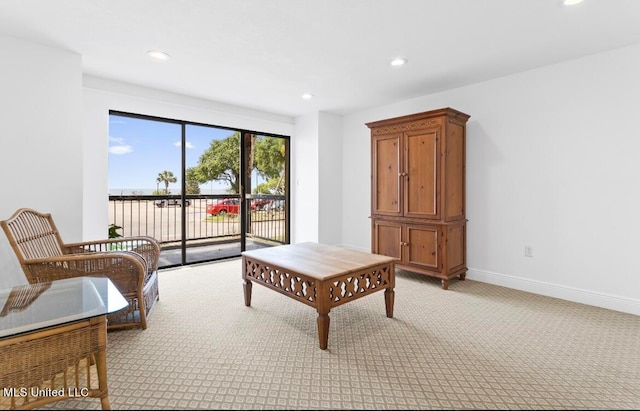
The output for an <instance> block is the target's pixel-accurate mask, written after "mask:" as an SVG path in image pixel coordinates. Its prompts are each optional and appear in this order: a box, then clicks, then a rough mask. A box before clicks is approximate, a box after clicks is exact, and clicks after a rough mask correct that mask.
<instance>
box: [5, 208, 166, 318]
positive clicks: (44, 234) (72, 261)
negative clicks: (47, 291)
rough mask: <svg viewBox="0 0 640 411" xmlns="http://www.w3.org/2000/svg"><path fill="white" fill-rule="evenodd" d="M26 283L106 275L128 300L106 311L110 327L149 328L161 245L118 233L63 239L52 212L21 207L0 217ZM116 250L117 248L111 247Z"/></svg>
mask: <svg viewBox="0 0 640 411" xmlns="http://www.w3.org/2000/svg"><path fill="white" fill-rule="evenodd" d="M0 225H1V226H2V229H3V230H4V232H5V233H6V235H7V237H8V239H9V243H10V244H11V247H12V248H13V251H14V252H15V253H16V255H17V257H18V261H19V262H20V265H21V267H22V270H23V271H24V273H25V276H26V278H27V280H28V281H29V283H32V284H35V283H43V282H48V281H52V280H59V279H62V278H69V277H78V276H107V277H109V278H110V279H111V281H112V282H113V283H114V285H115V286H116V287H117V288H118V290H119V291H120V292H121V293H122V295H123V296H124V297H125V298H126V299H127V300H128V301H129V306H128V308H125V309H124V310H121V311H118V312H117V313H114V314H110V315H108V316H107V319H108V324H109V329H117V328H128V327H138V326H139V327H142V329H143V330H144V329H146V328H147V316H148V315H149V313H150V311H151V309H152V308H153V305H154V304H155V302H156V301H157V300H158V298H159V295H158V274H157V269H158V258H159V257H160V247H159V245H158V242H157V241H156V240H155V239H154V238H152V237H143V236H140V237H120V238H110V239H107V240H100V241H90V242H82V243H68V244H65V243H64V242H63V241H62V238H61V237H60V233H59V232H58V229H57V228H56V225H55V223H54V222H53V218H52V217H51V214H43V213H39V212H37V211H35V210H32V209H29V208H21V209H19V210H18V211H16V212H15V213H14V214H13V215H12V216H11V218H9V219H8V220H4V221H0ZM114 249H115V250H114Z"/></svg>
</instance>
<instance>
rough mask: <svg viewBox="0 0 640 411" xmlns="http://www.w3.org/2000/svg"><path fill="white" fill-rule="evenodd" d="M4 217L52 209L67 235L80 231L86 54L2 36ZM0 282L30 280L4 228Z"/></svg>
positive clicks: (0, 213)
mask: <svg viewBox="0 0 640 411" xmlns="http://www.w3.org/2000/svg"><path fill="white" fill-rule="evenodd" d="M0 50H2V53H3V56H2V64H0V90H2V91H1V92H0V113H1V114H0V130H2V133H1V137H0V157H1V160H0V175H2V177H3V179H2V180H3V181H2V195H1V200H0V220H5V219H7V218H9V217H10V216H11V215H12V214H13V213H14V212H15V211H16V210H17V209H18V208H22V207H29V208H34V209H36V210H38V211H41V212H48V213H51V214H52V215H53V218H54V220H55V222H56V224H57V226H58V229H59V230H60V233H61V235H62V237H63V239H64V240H65V241H68V242H72V241H79V240H81V236H82V221H83V215H82V123H81V118H82V116H81V113H82V67H81V63H82V62H81V57H80V56H79V55H78V54H75V53H71V52H68V51H64V50H60V49H55V48H50V47H45V46H41V45H37V44H34V43H31V42H26V41H22V40H19V39H15V38H12V37H6V36H0ZM0 267H1V268H2V275H0V287H3V286H4V287H9V286H12V285H16V284H22V283H24V282H26V280H25V278H24V274H23V273H22V270H21V269H20V266H19V265H18V262H17V259H16V257H15V254H14V253H13V251H12V250H11V248H10V245H9V242H8V241H7V239H6V236H5V235H4V233H2V234H0Z"/></svg>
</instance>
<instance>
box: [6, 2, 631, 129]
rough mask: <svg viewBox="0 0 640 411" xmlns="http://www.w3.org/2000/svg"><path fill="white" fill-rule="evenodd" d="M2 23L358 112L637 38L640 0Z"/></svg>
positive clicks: (72, 13)
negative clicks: (160, 55)
mask: <svg viewBox="0 0 640 411" xmlns="http://www.w3.org/2000/svg"><path fill="white" fill-rule="evenodd" d="M0 34H5V35H10V36H14V37H19V38H23V39H28V40H32V41H34V42H37V43H42V44H45V45H50V46H54V47H59V48H62V49H65V50H70V51H73V52H76V53H79V54H81V55H82V65H83V70H84V73H85V74H88V75H92V76H98V77H104V78H109V79H115V80H119V81H124V82H129V83H134V84H138V85H143V86H147V87H152V88H156V89H161V90H166V91H171V92H175V93H180V94H185V95H189V96H195V97H200V98H205V99H210V100H215V101H220V102H224V103H228V104H234V105H239V106H244V107H249V108H255V109H260V110H265V111H269V112H273V113H278V114H283V115H288V116H295V115H300V114H304V113H306V112H312V111H318V110H322V111H328V112H333V113H337V114H346V113H349V112H353V111H355V110H359V109H363V108H367V107H373V106H378V105H383V104H389V103H392V102H396V101H401V100H405V99H409V98H412V97H417V96H422V95H426V94H429V93H433V92H437V91H441V90H445V89H450V88H454V87H459V86H462V85H466V84H470V83H475V82H480V81H484V80H488V79H492V78H496V77H500V76H504V75H508V74H511V73H517V72H521V71H525V70H529V69H532V68H536V67H540V66H544V65H548V64H553V63H557V62H561V61H565V60H569V59H574V58H578V57H581V56H585V55H588V54H593V53H598V52H602V51H605V50H609V49H614V48H618V47H623V46H626V45H631V44H634V43H638V42H640V1H638V0H585V1H584V2H583V3H582V4H579V5H577V6H573V7H566V6H563V5H562V1H561V0H188V1H187V0H0ZM151 49H160V50H163V51H165V52H167V53H168V54H169V55H171V57H172V58H171V59H170V60H169V61H166V62H159V61H154V60H152V59H150V58H149V57H148V56H147V55H146V52H147V51H148V50H151ZM397 56H402V57H406V58H408V60H409V63H408V64H407V65H406V66H404V67H399V68H398V67H391V66H390V65H389V61H390V60H391V59H392V58H394V57H397ZM43 64H46V62H43ZM305 92H310V93H312V94H314V96H315V97H314V98H313V99H311V100H302V99H301V98H300V96H301V94H302V93H305Z"/></svg>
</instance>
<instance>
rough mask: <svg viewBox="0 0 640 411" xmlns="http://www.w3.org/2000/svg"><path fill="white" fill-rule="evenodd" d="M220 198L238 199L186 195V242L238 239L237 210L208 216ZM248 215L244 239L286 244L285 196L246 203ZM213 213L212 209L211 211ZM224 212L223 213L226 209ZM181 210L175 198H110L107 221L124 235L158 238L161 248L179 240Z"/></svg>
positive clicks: (257, 198)
mask: <svg viewBox="0 0 640 411" xmlns="http://www.w3.org/2000/svg"><path fill="white" fill-rule="evenodd" d="M223 199H238V200H239V197H238V196H229V195H217V194H216V195H189V196H186V198H185V202H186V203H187V204H188V205H187V206H186V207H185V210H184V211H185V221H186V224H185V240H186V241H187V247H188V246H189V244H198V245H202V244H203V243H206V242H211V243H213V242H220V241H225V240H230V239H235V238H239V236H240V234H241V233H240V228H241V225H240V219H241V218H242V215H241V214H238V210H237V207H236V208H235V209H233V208H230V209H229V210H228V211H227V212H224V213H220V214H217V215H211V214H209V213H208V212H207V206H208V205H213V204H216V203H218V202H220V201H222V200H223ZM247 203H248V206H250V207H251V212H250V213H249V216H248V221H247V225H246V227H247V237H251V238H255V239H262V240H267V241H269V242H275V243H280V244H284V243H286V242H287V238H286V237H287V230H286V218H285V217H286V214H285V213H286V208H285V207H282V205H283V204H284V196H276V195H265V196H260V197H256V198H254V199H252V200H247ZM212 211H214V210H212ZM225 211H226V210H225ZM182 219H183V215H182V207H181V198H180V196H177V195H169V196H149V195H146V196H145V195H126V196H109V221H110V223H111V224H115V225H117V226H120V227H122V228H121V229H119V230H118V232H119V233H120V234H121V235H123V236H136V235H146V236H151V237H154V238H155V239H157V240H158V241H159V242H160V243H161V245H162V247H163V248H168V247H174V246H176V245H177V244H179V243H181V241H182Z"/></svg>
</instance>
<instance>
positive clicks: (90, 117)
mask: <svg viewBox="0 0 640 411" xmlns="http://www.w3.org/2000/svg"><path fill="white" fill-rule="evenodd" d="M109 110H117V111H124V112H129V113H135V114H143V115H150V116H156V117H163V118H169V119H176V120H184V121H193V122H198V123H204V124H211V125H218V126H225V127H238V128H242V129H247V130H253V131H261V132H269V133H274V134H281V135H287V136H291V135H292V134H293V130H294V120H293V118H291V117H287V116H280V115H276V114H272V113H266V112H262V111H256V110H250V109H246V108H242V107H236V106H231V105H226V104H222V103H216V102H212V101H208V100H202V99H197V98H192V97H188V96H183V95H178V94H173V93H167V92H162V91H159V90H153V89H148V88H144V87H140V86H136V85H132V84H126V83H121V82H117V81H112V80H107V79H102V78H97V77H91V76H85V77H84V136H85V150H84V153H83V156H84V170H85V184H84V204H85V206H84V213H85V230H84V233H83V234H84V238H85V239H87V240H90V239H99V238H105V236H106V230H107V226H108V210H107V207H106V204H107V201H108V198H109V196H108V157H109V156H108V143H109V142H108V139H109Z"/></svg>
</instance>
